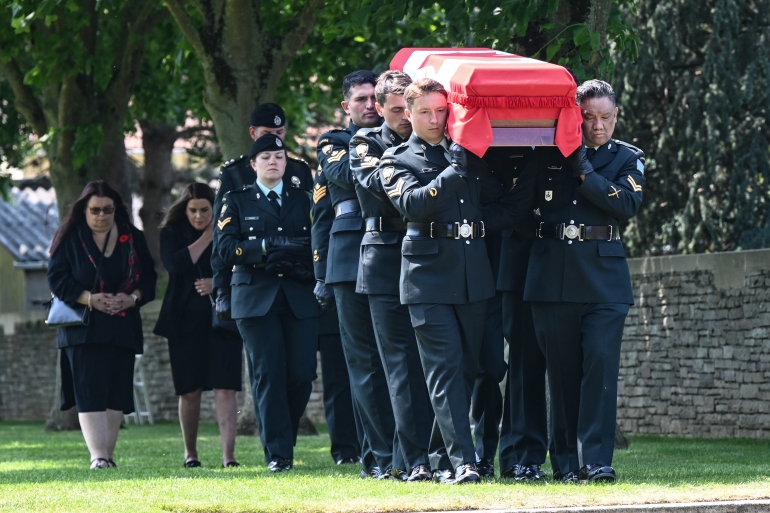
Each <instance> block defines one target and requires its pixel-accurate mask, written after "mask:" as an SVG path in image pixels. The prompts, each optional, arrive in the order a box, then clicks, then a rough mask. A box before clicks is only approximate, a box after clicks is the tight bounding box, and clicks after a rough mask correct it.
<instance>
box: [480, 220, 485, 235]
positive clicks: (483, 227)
mask: <svg viewBox="0 0 770 513" xmlns="http://www.w3.org/2000/svg"><path fill="white" fill-rule="evenodd" d="M479 222H480V223H481V236H482V237H486V236H487V229H486V227H485V226H484V221H479Z"/></svg>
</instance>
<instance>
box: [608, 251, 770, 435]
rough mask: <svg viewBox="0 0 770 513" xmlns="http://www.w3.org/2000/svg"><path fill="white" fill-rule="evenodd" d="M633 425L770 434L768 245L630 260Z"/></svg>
mask: <svg viewBox="0 0 770 513" xmlns="http://www.w3.org/2000/svg"><path fill="white" fill-rule="evenodd" d="M629 264H630V268H631V274H632V281H633V285H634V296H635V303H636V304H635V305H634V307H632V308H631V311H630V312H629V315H628V319H627V321H626V328H625V332H624V338H623V346H622V351H621V368H620V382H619V387H618V422H619V424H620V427H621V428H622V429H623V430H624V431H625V432H627V433H636V434H666V435H682V436H697V437H714V438H725V437H746V438H770V251H769V250H758V251H744V252H735V253H719V254H711V255H689V256H674V257H658V258H647V259H635V260H631V261H629Z"/></svg>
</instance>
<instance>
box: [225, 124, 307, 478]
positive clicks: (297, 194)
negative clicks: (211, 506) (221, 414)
mask: <svg viewBox="0 0 770 513" xmlns="http://www.w3.org/2000/svg"><path fill="white" fill-rule="evenodd" d="M249 160H250V161H251V165H252V167H253V168H254V170H255V171H256V173H257V181H256V182H255V183H254V185H251V186H245V187H243V188H242V189H239V190H235V191H231V192H228V193H227V194H226V195H225V196H224V198H223V204H222V207H221V209H220V212H219V221H218V222H217V226H216V229H215V237H217V243H216V248H217V251H218V252H219V255H220V256H221V257H222V260H223V261H224V262H225V264H226V265H228V266H235V267H234V272H233V278H232V281H231V285H232V316H233V319H236V321H237V324H238V329H239V331H240V332H241V336H242V337H243V341H244V344H245V347H246V350H247V351H248V352H249V356H250V359H251V362H252V368H251V379H252V380H253V381H254V384H253V386H254V389H255V390H256V397H255V399H256V401H257V404H256V410H257V414H258V415H259V418H260V423H261V427H262V429H261V430H260V437H261V438H262V445H263V447H264V449H265V460H266V461H267V462H268V468H269V469H270V470H271V471H273V472H283V471H287V470H290V469H291V468H292V465H293V457H294V449H293V447H294V444H295V442H296V439H297V428H298V425H299V419H300V416H301V415H302V413H303V412H304V411H305V406H306V405H307V402H308V399H309V398H310V392H311V388H312V382H313V380H314V379H315V378H316V373H315V369H316V347H317V344H318V316H319V314H320V309H319V306H318V303H317V302H316V299H315V297H314V296H313V283H314V281H315V280H314V279H313V262H312V253H311V249H310V226H311V221H310V209H311V200H310V197H309V195H308V193H306V192H304V191H300V190H296V189H289V188H288V187H284V184H283V181H282V177H283V174H284V171H285V169H286V150H285V147H284V145H283V142H282V141H281V139H280V138H279V137H277V136H275V135H272V134H270V135H264V136H262V137H260V138H259V139H257V140H256V141H255V142H254V144H253V145H252V147H251V151H250V152H249Z"/></svg>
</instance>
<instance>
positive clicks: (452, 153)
mask: <svg viewBox="0 0 770 513" xmlns="http://www.w3.org/2000/svg"><path fill="white" fill-rule="evenodd" d="M449 163H450V164H451V165H452V167H453V168H455V171H457V174H458V175H460V176H462V177H463V178H467V177H468V150H466V149H465V148H463V147H462V146H460V145H459V144H457V143H456V142H452V144H450V145H449Z"/></svg>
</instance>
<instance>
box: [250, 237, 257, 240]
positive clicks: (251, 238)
mask: <svg viewBox="0 0 770 513" xmlns="http://www.w3.org/2000/svg"><path fill="white" fill-rule="evenodd" d="M249 240H257V238H256V237H254V236H251V237H249Z"/></svg>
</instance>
